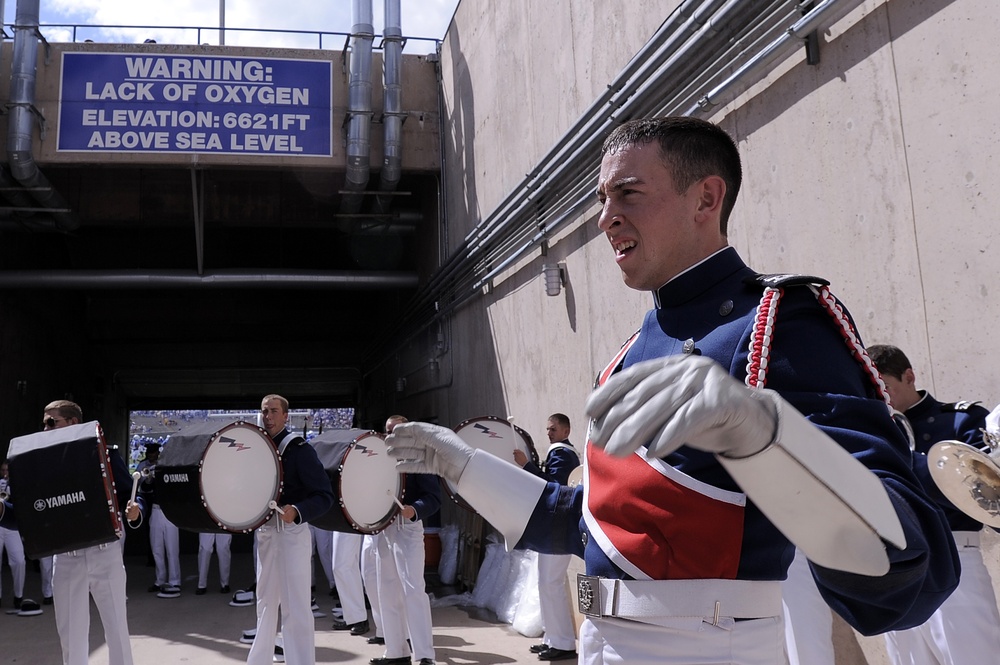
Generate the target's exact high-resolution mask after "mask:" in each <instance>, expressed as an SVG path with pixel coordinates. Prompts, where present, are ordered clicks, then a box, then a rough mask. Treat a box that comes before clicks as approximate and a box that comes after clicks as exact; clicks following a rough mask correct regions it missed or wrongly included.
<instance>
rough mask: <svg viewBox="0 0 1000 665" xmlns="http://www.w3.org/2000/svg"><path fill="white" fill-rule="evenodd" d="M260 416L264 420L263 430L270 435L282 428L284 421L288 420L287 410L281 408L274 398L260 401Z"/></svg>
mask: <svg viewBox="0 0 1000 665" xmlns="http://www.w3.org/2000/svg"><path fill="white" fill-rule="evenodd" d="M260 416H261V420H262V421H263V422H264V431H266V432H267V433H268V434H269V435H270V436H274V435H275V434H277V433H278V432H280V431H281V430H282V429H284V428H285V423H287V422H288V412H287V411H285V410H284V409H282V408H281V402H279V401H278V400H276V399H268V400H264V401H263V402H261V405H260Z"/></svg>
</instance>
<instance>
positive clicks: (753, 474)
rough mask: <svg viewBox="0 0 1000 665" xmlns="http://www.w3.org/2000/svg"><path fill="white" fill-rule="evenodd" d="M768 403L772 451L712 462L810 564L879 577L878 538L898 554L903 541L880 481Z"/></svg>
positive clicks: (884, 566)
mask: <svg viewBox="0 0 1000 665" xmlns="http://www.w3.org/2000/svg"><path fill="white" fill-rule="evenodd" d="M768 392H770V391H768ZM772 398H773V399H774V401H775V404H777V406H778V430H777V433H776V435H775V440H774V441H773V442H772V443H771V445H769V446H768V447H766V448H764V450H762V451H760V452H758V453H756V454H754V455H750V456H749V457H744V458H742V459H732V458H726V457H723V456H721V455H720V456H718V459H719V462H720V463H721V464H722V466H723V467H725V469H726V471H728V472H729V475H731V476H732V477H733V479H734V480H735V481H736V482H737V483H738V484H739V485H740V487H741V488H742V489H743V491H744V492H746V494H747V496H748V497H749V498H750V499H751V500H752V501H753V502H754V503H755V504H757V506H758V507H759V508H760V510H761V512H763V513H764V514H765V515H766V516H767V518H768V519H769V520H771V522H772V523H773V524H774V525H775V526H776V527H778V529H779V530H781V532H782V533H784V534H785V536H786V537H787V538H788V539H789V540H790V541H792V543H794V544H795V545H796V546H798V547H799V548H800V549H801V550H802V551H803V553H805V555H806V556H807V557H808V558H809V560H810V561H813V562H814V563H817V564H819V565H821V566H824V567H827V568H834V569H837V570H845V571H848V572H853V573H860V574H864V575H882V574H884V573H885V572H886V571H887V570H888V567H889V562H888V558H887V555H886V552H885V546H884V544H883V542H882V539H885V540H888V541H889V542H891V543H893V544H894V545H896V546H897V547H899V548H900V549H902V548H904V547H905V546H906V538H905V536H904V535H903V529H902V526H900V524H899V518H898V516H897V515H896V511H895V508H894V507H893V505H892V502H891V500H890V499H889V497H888V494H887V493H886V491H885V487H883V485H882V481H881V480H880V479H879V478H878V476H876V475H875V474H874V473H872V472H871V471H870V470H869V469H868V468H866V467H865V466H864V465H863V464H861V463H860V462H859V461H858V460H856V459H855V458H854V457H853V456H852V455H851V454H850V453H848V452H847V451H846V450H844V449H843V448H842V447H841V446H840V445H839V444H838V443H837V442H836V441H834V440H833V439H831V438H830V437H829V436H827V435H826V434H825V433H824V432H823V431H822V430H820V429H819V428H817V427H816V426H815V425H813V424H812V423H811V422H809V421H808V420H807V419H806V418H805V417H804V416H803V415H802V414H801V413H799V412H798V411H797V410H796V409H795V408H794V407H793V406H791V405H790V404H788V403H787V402H785V401H784V400H783V399H781V398H780V397H779V396H777V394H774V393H772Z"/></svg>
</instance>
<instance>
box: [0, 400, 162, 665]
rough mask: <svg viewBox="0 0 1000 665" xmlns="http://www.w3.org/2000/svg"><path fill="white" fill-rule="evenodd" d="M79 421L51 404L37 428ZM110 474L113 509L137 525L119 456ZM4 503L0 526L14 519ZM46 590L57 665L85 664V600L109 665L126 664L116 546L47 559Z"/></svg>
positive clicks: (128, 648) (139, 506)
mask: <svg viewBox="0 0 1000 665" xmlns="http://www.w3.org/2000/svg"><path fill="white" fill-rule="evenodd" d="M82 422H83V410H82V409H81V408H80V407H79V405H77V404H76V403H74V402H70V401H68V400H56V401H54V402H51V403H49V405H48V406H46V407H45V410H44V412H43V414H42V429H44V430H51V429H60V428H63V427H69V426H70V425H78V424H80V423H82ZM108 457H109V459H110V462H111V470H112V473H113V475H114V482H115V491H116V493H117V496H118V504H119V505H120V506H126V509H125V516H126V517H127V518H128V520H129V522H134V521H135V520H138V519H139V518H140V516H141V511H142V510H143V508H144V506H143V500H142V499H141V498H140V499H137V501H136V502H135V503H133V502H132V501H130V496H131V493H132V477H131V476H130V475H129V473H128V468H127V467H126V466H125V461H124V460H123V459H122V458H121V455H119V454H117V453H115V452H112V453H111V454H110V455H109V456H108ZM9 508H10V504H9V503H8V502H4V511H3V515H2V518H0V525H7V524H10V523H11V520H13V519H14V516H13V513H12V511H10V510H9ZM52 591H53V598H54V601H55V615H56V630H57V631H58V632H59V642H60V646H61V647H62V659H63V665H88V663H89V656H90V644H89V637H90V598H89V597H90V596H93V597H94V603H95V604H96V605H97V611H98V612H99V613H100V615H101V622H102V623H103V624H104V639H105V641H106V643H107V645H108V664H109V665H132V662H133V661H132V644H131V642H130V641H129V634H128V621H127V615H126V613H125V564H124V563H123V562H122V548H121V547H120V545H119V544H118V543H117V542H112V543H104V544H101V545H94V546H92V547H86V548H83V549H80V550H75V551H70V552H62V553H59V554H56V555H55V557H54V560H53V579H52Z"/></svg>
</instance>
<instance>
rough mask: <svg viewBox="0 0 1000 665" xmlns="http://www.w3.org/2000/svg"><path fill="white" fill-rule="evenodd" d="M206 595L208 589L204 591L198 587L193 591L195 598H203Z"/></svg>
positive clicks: (203, 588)
mask: <svg viewBox="0 0 1000 665" xmlns="http://www.w3.org/2000/svg"><path fill="white" fill-rule="evenodd" d="M206 593H208V589H206V588H205V587H203V586H200V587H198V588H197V589H195V590H194V595H196V596H204V595H205V594H206Z"/></svg>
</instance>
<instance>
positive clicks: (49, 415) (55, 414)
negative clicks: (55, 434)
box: [42, 409, 76, 431]
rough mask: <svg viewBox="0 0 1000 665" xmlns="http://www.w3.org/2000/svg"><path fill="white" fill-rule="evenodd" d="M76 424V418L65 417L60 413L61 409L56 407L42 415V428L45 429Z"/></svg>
mask: <svg viewBox="0 0 1000 665" xmlns="http://www.w3.org/2000/svg"><path fill="white" fill-rule="evenodd" d="M75 424H76V418H63V417H62V416H60V415H59V411H57V410H55V409H53V410H51V411H46V412H45V413H44V414H43V415H42V429H43V430H45V431H48V430H50V429H61V428H63V427H69V426H70V425H75Z"/></svg>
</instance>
